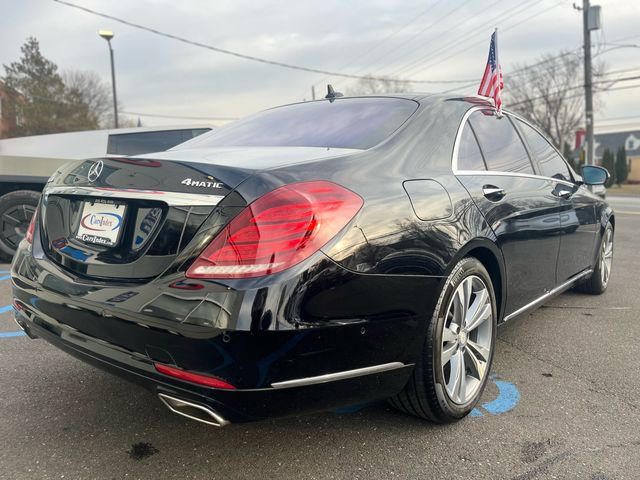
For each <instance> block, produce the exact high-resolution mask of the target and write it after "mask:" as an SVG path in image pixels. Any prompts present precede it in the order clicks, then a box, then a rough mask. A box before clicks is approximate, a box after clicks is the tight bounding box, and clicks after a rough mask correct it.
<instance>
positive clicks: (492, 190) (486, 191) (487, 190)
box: [482, 185, 506, 201]
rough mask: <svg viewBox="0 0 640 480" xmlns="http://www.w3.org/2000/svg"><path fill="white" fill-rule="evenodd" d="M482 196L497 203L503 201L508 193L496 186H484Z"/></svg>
mask: <svg viewBox="0 0 640 480" xmlns="http://www.w3.org/2000/svg"><path fill="white" fill-rule="evenodd" d="M482 194H483V195H484V196H485V197H487V198H488V199H489V200H494V201H495V200H500V199H502V198H503V197H504V196H505V195H506V192H505V191H504V189H502V188H500V187H496V186H495V185H484V186H483V187H482Z"/></svg>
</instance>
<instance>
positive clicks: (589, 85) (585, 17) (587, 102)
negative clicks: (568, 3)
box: [582, 0, 595, 165]
mask: <svg viewBox="0 0 640 480" xmlns="http://www.w3.org/2000/svg"><path fill="white" fill-rule="evenodd" d="M590 8H591V6H590V5H589V0H582V28H583V36H584V106H585V115H586V122H587V125H586V127H587V128H586V136H587V138H586V140H587V142H586V143H587V162H586V163H587V165H593V164H594V163H595V162H594V158H593V154H594V151H593V82H592V77H591V73H592V70H591V30H590V28H589V11H590Z"/></svg>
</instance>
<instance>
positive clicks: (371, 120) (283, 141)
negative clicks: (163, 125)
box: [190, 97, 418, 150]
mask: <svg viewBox="0 0 640 480" xmlns="http://www.w3.org/2000/svg"><path fill="white" fill-rule="evenodd" d="M417 108H418V103H417V102H414V101H413V100H407V99H404V98H390V97H372V98H338V99H336V100H335V101H333V102H329V101H319V102H306V103H297V104H293V105H287V106H284V107H277V108H272V109H270V110H265V111H264V112H260V113H258V114H256V115H253V116H251V117H249V118H247V119H245V120H240V121H238V122H235V123H232V124H230V125H228V126H225V127H223V128H221V129H220V130H216V131H214V132H212V133H210V134H208V135H206V136H205V137H203V138H202V139H200V140H196V141H195V142H191V143H190V146H193V147H197V148H202V147H205V148H206V147H329V148H354V149H363V150H364V149H368V148H371V147H373V146H375V145H377V144H378V143H380V142H382V141H383V140H385V139H386V138H387V137H389V136H390V135H391V134H392V133H393V132H395V131H396V130H397V129H398V128H400V126H401V125H402V124H403V123H404V122H406V121H407V120H408V119H409V117H410V116H411V115H412V114H413V113H414V112H415V111H416V109H417Z"/></svg>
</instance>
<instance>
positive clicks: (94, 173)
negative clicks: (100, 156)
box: [87, 160, 104, 183]
mask: <svg viewBox="0 0 640 480" xmlns="http://www.w3.org/2000/svg"><path fill="white" fill-rule="evenodd" d="M103 168H104V163H102V160H98V161H97V162H96V163H94V164H93V165H91V168H90V169H89V173H88V174H87V178H88V179H89V181H90V182H91V183H93V182H95V181H96V180H97V179H98V177H99V176H100V175H101V174H102V169H103Z"/></svg>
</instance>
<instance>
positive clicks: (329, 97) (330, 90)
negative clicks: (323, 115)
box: [324, 84, 344, 102]
mask: <svg viewBox="0 0 640 480" xmlns="http://www.w3.org/2000/svg"><path fill="white" fill-rule="evenodd" d="M338 97H344V95H343V94H342V93H341V92H336V91H335V90H334V89H333V86H332V85H331V84H328V85H327V94H326V95H325V97H324V98H326V99H327V100H329V101H330V102H333V101H334V100H335V99H336V98H338Z"/></svg>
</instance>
